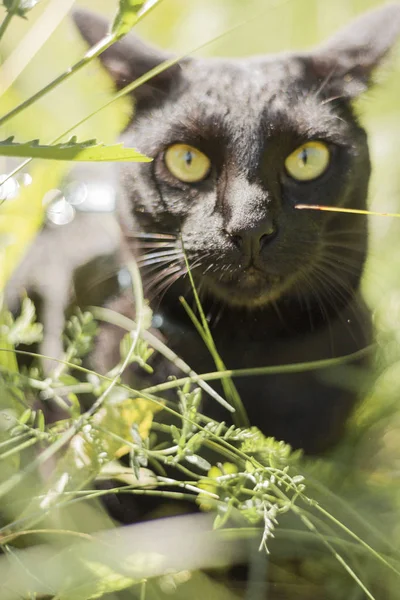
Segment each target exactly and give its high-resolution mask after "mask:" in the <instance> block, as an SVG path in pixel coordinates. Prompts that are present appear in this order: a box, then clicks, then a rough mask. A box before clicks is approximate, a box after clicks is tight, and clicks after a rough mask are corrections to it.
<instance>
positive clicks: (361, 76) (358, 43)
mask: <svg viewBox="0 0 400 600" xmlns="http://www.w3.org/2000/svg"><path fill="white" fill-rule="evenodd" d="M399 37H400V3H399V2H396V3H392V4H388V5H387V6H384V7H382V8H378V9H375V10H371V11H369V12H367V13H365V14H363V15H361V17H358V18H357V19H355V20H354V21H352V22H351V23H350V24H349V25H348V26H347V27H344V28H343V29H341V30H339V31H338V33H336V35H334V36H333V37H332V38H331V39H329V40H328V41H327V42H326V43H325V44H323V45H322V46H320V47H319V48H316V49H315V50H314V51H313V52H311V53H310V54H309V55H308V59H309V61H310V64H311V68H312V70H313V71H314V72H315V73H316V74H317V75H318V76H319V77H320V78H321V80H326V81H327V87H329V88H331V89H332V88H334V89H335V91H337V92H338V93H339V94H341V95H345V96H348V97H350V98H352V97H355V96H358V95H359V94H361V93H362V92H364V91H365V90H366V89H367V88H368V86H369V85H370V83H371V79H372V75H373V72H374V70H375V68H376V67H378V66H379V65H380V64H381V63H382V61H383V59H384V58H385V57H386V56H387V54H388V53H389V52H390V50H391V49H392V48H393V46H394V44H395V43H396V41H397V40H398V39H399Z"/></svg>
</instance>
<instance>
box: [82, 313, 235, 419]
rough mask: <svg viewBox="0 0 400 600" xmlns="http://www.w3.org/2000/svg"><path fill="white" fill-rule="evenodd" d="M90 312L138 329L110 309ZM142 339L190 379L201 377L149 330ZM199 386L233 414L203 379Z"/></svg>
mask: <svg viewBox="0 0 400 600" xmlns="http://www.w3.org/2000/svg"><path fill="white" fill-rule="evenodd" d="M89 310H90V312H91V313H92V314H93V316H94V318H95V319H99V320H101V321H105V322H107V323H112V324H113V325H117V326H118V327H122V328H123V329H126V330H128V331H130V330H131V329H134V328H136V327H137V325H136V323H135V321H133V320H132V319H129V318H128V317H125V316H124V315H120V314H119V313H116V312H115V311H113V310H111V309H109V308H100V307H97V306H90V307H89ZM141 337H142V338H143V339H144V340H145V341H146V342H148V343H149V344H150V346H152V348H154V350H156V351H157V352H159V353H160V354H161V355H162V356H164V357H165V358H166V359H167V360H169V361H170V362H171V363H172V364H173V365H175V367H177V368H178V369H179V370H180V371H183V373H186V374H187V375H189V376H190V377H199V376H198V375H197V374H196V373H195V372H194V371H193V369H192V368H191V367H190V366H189V365H188V364H187V363H185V362H184V361H183V360H182V359H181V358H180V357H179V356H178V355H177V354H175V352H174V351H173V350H171V348H169V347H168V346H167V345H166V344H164V343H163V342H162V341H161V340H159V339H158V338H157V337H156V336H155V335H153V334H152V333H151V332H150V331H148V330H147V329H146V330H144V331H142V334H141ZM198 385H199V386H200V387H201V388H202V389H203V390H204V391H205V392H207V394H209V395H210V396H211V398H214V400H216V401H217V402H219V403H220V404H221V405H222V406H224V408H226V409H227V410H229V411H230V412H233V409H232V407H231V405H230V404H229V403H228V402H226V400H224V398H223V397H222V396H221V395H220V394H218V392H216V391H215V390H214V389H213V388H212V387H210V386H209V385H208V384H207V383H205V382H203V381H202V379H201V378H199V380H198Z"/></svg>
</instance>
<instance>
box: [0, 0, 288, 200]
mask: <svg viewBox="0 0 400 600" xmlns="http://www.w3.org/2000/svg"><path fill="white" fill-rule="evenodd" d="M286 1H287V0H283V1H282V2H281V3H282V4H285V2H286ZM278 5H279V2H278V3H275V4H274V6H273V8H276V7H277V6H278ZM151 8H152V7H151V6H150V8H149V9H148V10H151ZM268 10H270V7H269V8H268ZM147 12H148V11H146V14H147ZM265 12H266V11H265V10H264V11H262V12H261V15H263V14H264V13H265ZM261 15H254V16H253V17H251V18H250V19H245V20H244V21H241V22H240V23H238V24H236V25H234V26H233V27H231V28H230V29H228V30H227V31H224V32H223V33H221V34H220V35H218V36H215V37H213V38H211V39H209V40H207V41H206V42H204V43H202V44H200V45H199V46H197V47H196V48H192V49H191V50H189V51H185V52H183V53H182V54H179V55H178V56H176V57H175V58H172V59H169V60H166V61H164V62H162V63H161V64H159V65H157V66H156V67H154V68H153V69H151V70H150V71H148V72H147V73H145V74H144V75H142V76H141V77H138V79H135V81H132V83H129V84H128V85H126V86H125V87H124V88H122V90H120V91H119V92H117V93H116V94H114V96H113V97H112V98H110V100H108V101H107V102H105V103H104V104H102V105H101V106H99V107H98V108H96V109H95V110H94V111H93V112H91V113H89V114H88V115H86V117H84V118H83V119H81V120H80V121H78V122H77V123H74V125H72V126H71V127H69V128H68V129H67V130H66V131H64V132H63V133H61V134H60V135H58V136H57V137H56V138H54V139H53V140H51V141H50V142H48V143H49V144H56V143H57V142H60V141H61V140H62V139H63V138H64V137H65V136H67V135H69V134H70V133H72V132H73V131H75V129H77V128H78V127H80V126H81V125H82V124H83V123H86V121H88V120H89V119H91V118H92V117H94V116H95V115H97V114H98V113H99V112H101V111H102V110H104V109H105V108H107V107H108V106H110V105H111V104H113V103H114V102H115V101H116V100H119V99H120V98H123V97H124V96H126V95H127V94H130V93H131V92H133V91H134V90H135V89H136V88H138V87H140V86H141V85H143V84H144V83H147V81H149V80H151V79H152V78H153V77H156V75H159V74H160V73H163V72H164V71H166V70H167V69H169V67H172V66H173V65H175V64H177V63H178V62H179V61H181V60H183V59H184V58H187V57H188V56H190V54H193V53H194V52H197V51H199V50H202V49H203V48H206V47H207V46H208V45H209V44H211V43H213V42H216V41H218V40H220V39H222V38H223V37H225V36H226V35H229V34H230V33H233V32H234V31H235V30H236V29H239V28H240V27H242V26H243V25H247V24H248V23H250V22H252V21H255V20H257V19H259V18H260V16H261ZM5 117H7V115H5ZM5 117H3V119H4V118H5ZM0 124H1V120H0ZM32 160H34V159H33V158H27V159H26V160H24V161H23V162H22V163H21V164H20V165H19V166H18V167H16V168H15V169H13V170H12V171H11V172H10V173H9V174H8V175H7V177H5V178H4V180H3V181H2V183H3V184H4V183H6V182H7V181H8V180H9V179H11V178H12V177H14V175H16V174H17V173H19V172H20V171H21V170H22V169H23V168H24V167H26V166H27V165H28V164H29V163H30V162H31V161H32ZM3 202H4V200H3V201H2V202H0V206H1V204H2V203H3Z"/></svg>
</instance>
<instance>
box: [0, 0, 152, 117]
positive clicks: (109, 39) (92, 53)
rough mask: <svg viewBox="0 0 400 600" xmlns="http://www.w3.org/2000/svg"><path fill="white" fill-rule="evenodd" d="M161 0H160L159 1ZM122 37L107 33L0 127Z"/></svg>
mask: <svg viewBox="0 0 400 600" xmlns="http://www.w3.org/2000/svg"><path fill="white" fill-rule="evenodd" d="M160 1H161V0H159V2H160ZM159 2H156V3H155V4H159ZM18 4H19V0H14V4H13V7H14V5H15V8H17V7H18ZM155 4H153V5H151V6H150V7H149V9H148V10H145V11H143V12H142V13H140V14H139V15H138V17H137V20H136V23H138V22H139V21H140V20H141V19H142V18H143V17H144V16H145V15H147V14H148V13H149V11H150V10H152V9H153V8H154V7H155ZM14 10H15V9H14ZM11 12H12V8H11V9H10V11H9V13H8V14H7V16H8V15H10V14H11ZM7 16H6V18H5V19H4V21H3V23H2V25H1V27H0V39H1V35H2V33H3V32H2V28H3V25H4V22H5V21H6V19H7ZM11 16H13V15H12V14H11ZM136 23H135V24H136ZM7 25H8V23H7ZM7 25H6V26H7ZM4 30H5V28H4ZM122 37H123V36H122V35H117V34H115V33H112V32H109V33H107V35H105V36H104V37H103V38H102V39H101V40H100V41H99V42H97V44H95V45H94V46H92V47H91V48H90V49H89V50H88V51H87V52H86V54H85V55H84V56H83V58H81V60H79V61H78V62H77V63H75V64H74V65H72V67H69V68H68V69H67V70H66V71H64V73H61V75H59V76H58V77H56V78H55V79H53V81H51V82H50V83H48V84H47V85H45V86H44V87H43V88H42V89H40V90H39V91H38V92H36V94H33V96H31V97H30V98H27V99H26V100H24V101H23V102H21V104H19V105H18V106H16V107H15V108H13V109H12V110H10V111H9V112H8V113H7V114H5V115H4V116H3V117H1V118H0V127H1V126H2V125H4V123H6V122H7V121H9V120H10V119H12V118H13V117H15V116H17V115H18V114H19V113H21V112H22V111H24V110H26V109H27V108H28V107H29V106H32V104H34V103H35V102H36V101H37V100H40V98H43V96H45V95H46V94H48V93H49V92H51V91H52V90H53V89H54V88H56V87H58V86H59V85H60V84H61V83H63V82H64V81H65V80H66V79H68V78H69V77H71V76H72V75H74V74H75V73H77V72H78V71H80V70H81V69H82V68H83V67H85V66H86V65H87V64H88V63H90V62H91V61H92V60H93V59H95V58H97V57H98V56H100V54H102V53H103V52H104V51H105V50H107V48H109V47H110V46H112V44H114V43H115V42H117V41H118V40H120V39H121V38H122Z"/></svg>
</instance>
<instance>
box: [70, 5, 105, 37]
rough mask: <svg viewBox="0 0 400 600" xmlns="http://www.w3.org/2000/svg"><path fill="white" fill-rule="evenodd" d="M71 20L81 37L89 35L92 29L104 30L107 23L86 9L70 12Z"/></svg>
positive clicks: (79, 8) (101, 17)
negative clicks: (99, 28)
mask: <svg viewBox="0 0 400 600" xmlns="http://www.w3.org/2000/svg"><path fill="white" fill-rule="evenodd" d="M71 18H72V20H73V22H74V23H75V25H76V27H77V28H78V29H79V31H80V32H81V33H82V34H83V35H84V34H85V33H89V32H90V30H91V29H93V28H94V27H97V28H98V27H102V28H104V29H106V28H107V27H108V21H107V19H106V18H105V17H103V16H101V15H99V14H98V13H96V12H93V11H92V10H88V9H87V8H82V7H78V8H74V9H73V10H72V11H71Z"/></svg>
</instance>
